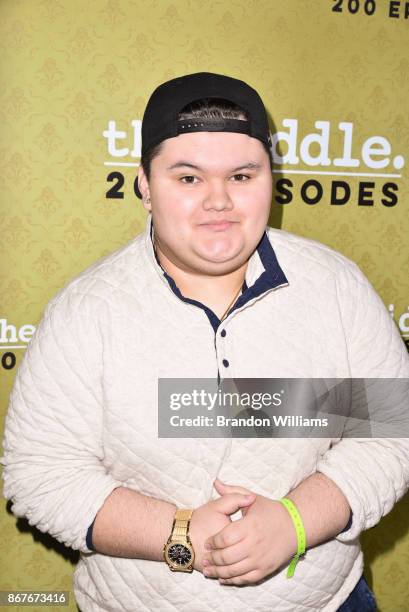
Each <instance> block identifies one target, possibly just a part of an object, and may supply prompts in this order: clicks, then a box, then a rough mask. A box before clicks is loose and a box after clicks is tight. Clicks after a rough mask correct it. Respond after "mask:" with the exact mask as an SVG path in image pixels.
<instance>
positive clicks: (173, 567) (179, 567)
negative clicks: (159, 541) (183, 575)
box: [163, 540, 195, 572]
mask: <svg viewBox="0 0 409 612" xmlns="http://www.w3.org/2000/svg"><path fill="white" fill-rule="evenodd" d="M176 544H178V545H180V546H184V547H185V548H187V550H188V551H189V552H190V556H191V558H190V560H189V562H188V563H187V564H186V565H181V564H180V563H176V562H175V561H173V560H172V559H171V558H170V557H169V550H170V549H171V548H172V546H175V545H176ZM163 555H164V558H165V561H166V563H167V564H168V566H169V568H170V569H171V570H172V571H174V572H175V571H176V572H186V571H189V572H190V571H193V563H194V560H195V551H194V550H193V546H192V544H191V542H181V541H180V540H173V541H171V542H167V543H166V544H165V546H164V549H163Z"/></svg>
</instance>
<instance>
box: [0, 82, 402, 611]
mask: <svg viewBox="0 0 409 612" xmlns="http://www.w3.org/2000/svg"><path fill="white" fill-rule="evenodd" d="M198 101H200V102H198ZM270 145H271V140H270V134H269V128H268V122H267V117H266V113H265V109H264V106H263V103H262V101H261V99H260V97H259V95H258V94H257V92H256V91H255V90H254V89H252V88H251V87H249V86H248V85H247V84H246V83H244V82H243V81H239V80H237V79H233V78H230V77H226V76H223V75H217V74H211V73H196V74H192V75H186V76H184V77H180V78H177V79H172V80H171V81H168V82H167V83H164V84H162V85H160V86H159V87H158V88H157V89H156V90H155V91H154V92H153V94H152V96H151V98H150V100H149V102H148V105H147V108H146V110H145V113H144V117H143V124H142V165H141V168H140V174H139V190H140V196H141V197H142V200H143V205H144V207H145V208H146V210H147V211H148V212H149V214H148V218H147V222H146V227H145V230H144V232H143V233H142V234H141V235H139V236H137V237H136V238H135V239H133V240H132V241H130V243H128V244H127V245H125V246H124V247H123V248H121V249H119V250H118V251H116V252H115V253H113V254H111V255H109V256H108V257H105V258H104V259H102V260H100V261H98V262H96V263H95V264H94V265H93V266H91V267H90V268H88V269H87V270H85V271H84V272H83V273H82V274H80V275H79V276H78V277H76V278H75V279H73V280H72V281H71V282H70V283H69V284H68V285H67V286H66V287H64V288H63V289H62V290H61V291H60V292H59V293H58V294H57V295H56V296H55V297H54V298H53V300H51V302H50V303H49V304H48V306H47V308H46V311H45V313H44V316H43V319H42V321H41V322H40V325H39V327H38V328H37V331H36V334H35V336H34V338H33V339H32V341H31V342H30V345H29V347H28V349H27V352H26V354H25V356H24V359H23V362H22V364H21V366H20V368H19V371H18V373H17V377H16V381H15V385H14V388H13V392H12V394H11V398H10V407H9V413H8V416H7V422H6V432H5V441H4V449H5V453H4V457H3V464H4V466H5V468H4V474H3V477H4V481H5V486H4V494H5V496H6V497H7V498H8V499H11V500H12V501H13V512H14V513H15V515H16V516H26V517H27V518H28V520H29V521H30V524H32V525H36V526H37V527H38V528H39V529H40V530H42V531H47V532H49V533H50V534H51V535H53V536H54V537H55V538H57V539H58V540H59V541H61V542H64V543H65V544H66V545H67V546H71V547H72V548H74V549H77V550H79V551H80V552H81V558H80V562H79V564H78V567H77V569H76V571H75V575H74V590H75V595H76V599H77V602H78V604H79V606H80V608H81V610H82V611H83V612H88V611H94V610H95V611H101V610H109V611H118V612H119V611H123V610H127V611H128V610H129V611H132V612H134V611H135V610H138V611H139V610H147V611H148V610H149V611H150V610H157V609H159V610H161V611H162V610H163V611H165V610H169V611H170V610H174V609H176V608H177V609H183V610H186V611H189V612H205V611H207V610H209V609H210V608H215V607H216V606H217V607H220V608H221V609H225V610H229V611H236V610H237V611H238V610H242V609H248V610H252V611H253V610H257V611H259V612H264V611H265V612H267V611H268V612H270V611H271V610H283V611H284V610H291V611H292V612H302V611H311V610H325V611H326V612H335V611H336V610H342V611H347V610H353V609H354V610H355V609H359V610H361V611H365V610H374V609H375V603H374V599H373V596H372V594H371V592H370V590H369V589H368V587H367V585H366V583H365V581H364V579H363V578H362V570H363V558H362V551H361V548H360V544H359V534H360V533H361V532H362V531H363V530H365V529H368V528H369V527H372V526H373V525H375V524H377V523H378V522H379V520H380V519H381V518H382V516H384V515H385V514H386V513H387V512H389V511H390V510H391V508H392V507H393V505H394V503H395V502H396V501H397V500H398V499H399V498H400V497H402V495H403V494H404V493H405V492H406V491H407V488H408V480H409V460H408V450H409V442H408V440H406V439H400V438H398V439H394V440H388V439H383V440H378V439H339V438H337V439H331V438H320V439H315V438H314V439H294V438H286V439H255V440H251V439H247V438H237V439H224V438H217V439H212V438H198V439H194V438H185V439H180V438H179V439H172V438H158V379H159V378H184V379H189V378H210V379H216V378H217V380H218V381H220V380H221V379H225V378H237V379H240V378H247V379H249V378H273V377H283V378H317V377H332V378H358V377H389V378H398V377H406V376H409V359H408V356H407V354H406V351H405V347H404V345H403V343H402V341H401V339H400V336H399V333H398V331H397V329H396V327H395V325H394V323H393V321H392V320H391V319H390V316H389V314H388V312H387V310H386V309H385V307H384V305H383V304H382V301H381V299H380V298H379V296H378V295H377V294H376V293H375V292H374V290H373V288H372V286H371V285H370V283H369V282H368V281H367V279H366V278H365V277H364V275H363V274H362V273H361V272H360V270H359V268H358V267H357V266H356V265H355V264H354V263H353V262H351V261H350V260H348V259H347V258H345V257H344V256H342V255H341V254H339V253H336V252H335V251H333V250H331V249H330V248H328V247H326V246H324V245H321V244H319V243H317V242H314V241H311V240H307V239H305V238H301V237H298V236H295V235H293V234H290V233H287V232H284V231H280V230H274V229H272V228H269V227H267V222H268V217H269V211H270V205H271V199H272V173H271V152H270ZM283 498H284V499H283ZM303 538H304V540H306V542H305V541H304V542H303ZM303 544H304V545H303ZM305 545H306V547H307V552H306V554H305V555H303V558H302V560H301V561H300V562H299V563H298V565H297V568H296V571H295V572H294V573H293V576H292V579H291V580H288V579H287V575H288V572H289V569H288V566H289V564H290V568H292V570H294V567H295V564H296V561H297V559H298V557H299V556H300V555H302V553H303V552H304V550H303V549H304V547H305ZM292 559H294V560H293V561H292ZM222 585H226V586H222Z"/></svg>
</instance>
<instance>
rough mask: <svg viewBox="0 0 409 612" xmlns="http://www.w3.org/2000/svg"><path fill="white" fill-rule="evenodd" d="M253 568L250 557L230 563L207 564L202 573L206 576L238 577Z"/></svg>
mask: <svg viewBox="0 0 409 612" xmlns="http://www.w3.org/2000/svg"><path fill="white" fill-rule="evenodd" d="M253 570H254V561H253V560H252V559H250V558H248V557H247V558H246V559H243V560H242V561H239V562H238V563H233V564H231V565H207V566H205V567H204V569H203V574H204V575H205V576H206V577H207V578H223V579H226V580H228V579H231V578H239V577H240V576H245V575H246V574H249V573H250V572H251V571H253Z"/></svg>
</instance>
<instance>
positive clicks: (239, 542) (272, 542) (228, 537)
mask: <svg viewBox="0 0 409 612" xmlns="http://www.w3.org/2000/svg"><path fill="white" fill-rule="evenodd" d="M215 488H216V490H217V492H218V493H220V495H222V499H223V497H224V496H226V495H232V494H233V493H236V494H239V493H241V494H244V493H249V492H251V491H250V490H249V489H246V488H245V487H237V486H231V485H226V484H223V483H222V482H221V481H220V480H218V479H216V480H215ZM242 515H243V518H241V519H239V520H237V521H231V522H230V523H229V524H227V525H225V526H224V527H223V528H222V529H221V530H220V531H219V532H218V533H216V534H215V535H213V536H211V537H209V538H208V539H207V540H206V542H205V547H206V545H208V546H210V550H208V551H207V552H206V555H205V556H204V557H203V559H202V564H203V573H204V575H205V576H208V577H210V578H219V582H221V583H222V584H234V585H246V584H254V583H256V582H259V581H260V580H262V579H263V578H265V577H266V576H268V575H269V574H271V573H273V572H275V571H276V570H277V569H279V568H280V567H281V566H282V565H283V564H285V563H288V562H289V561H290V559H291V558H292V557H293V556H294V555H295V553H296V551H297V536H296V533H295V529H294V526H293V523H292V520H291V517H290V515H289V514H288V512H287V510H286V509H285V508H284V507H283V506H282V505H281V504H280V503H279V502H278V501H274V500H272V499H269V498H267V497H264V496H263V495H256V499H255V501H254V502H253V503H252V504H251V505H250V506H248V507H246V508H243V509H242Z"/></svg>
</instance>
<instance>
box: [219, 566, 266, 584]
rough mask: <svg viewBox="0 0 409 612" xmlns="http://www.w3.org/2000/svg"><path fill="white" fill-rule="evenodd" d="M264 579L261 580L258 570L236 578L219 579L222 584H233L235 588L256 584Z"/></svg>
mask: <svg viewBox="0 0 409 612" xmlns="http://www.w3.org/2000/svg"><path fill="white" fill-rule="evenodd" d="M260 580H263V578H260V574H259V572H258V571H257V570H253V571H251V572H247V574H243V575H242V576H235V577H234V578H219V582H220V584H233V585H234V586H244V585H247V584H256V582H260Z"/></svg>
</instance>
